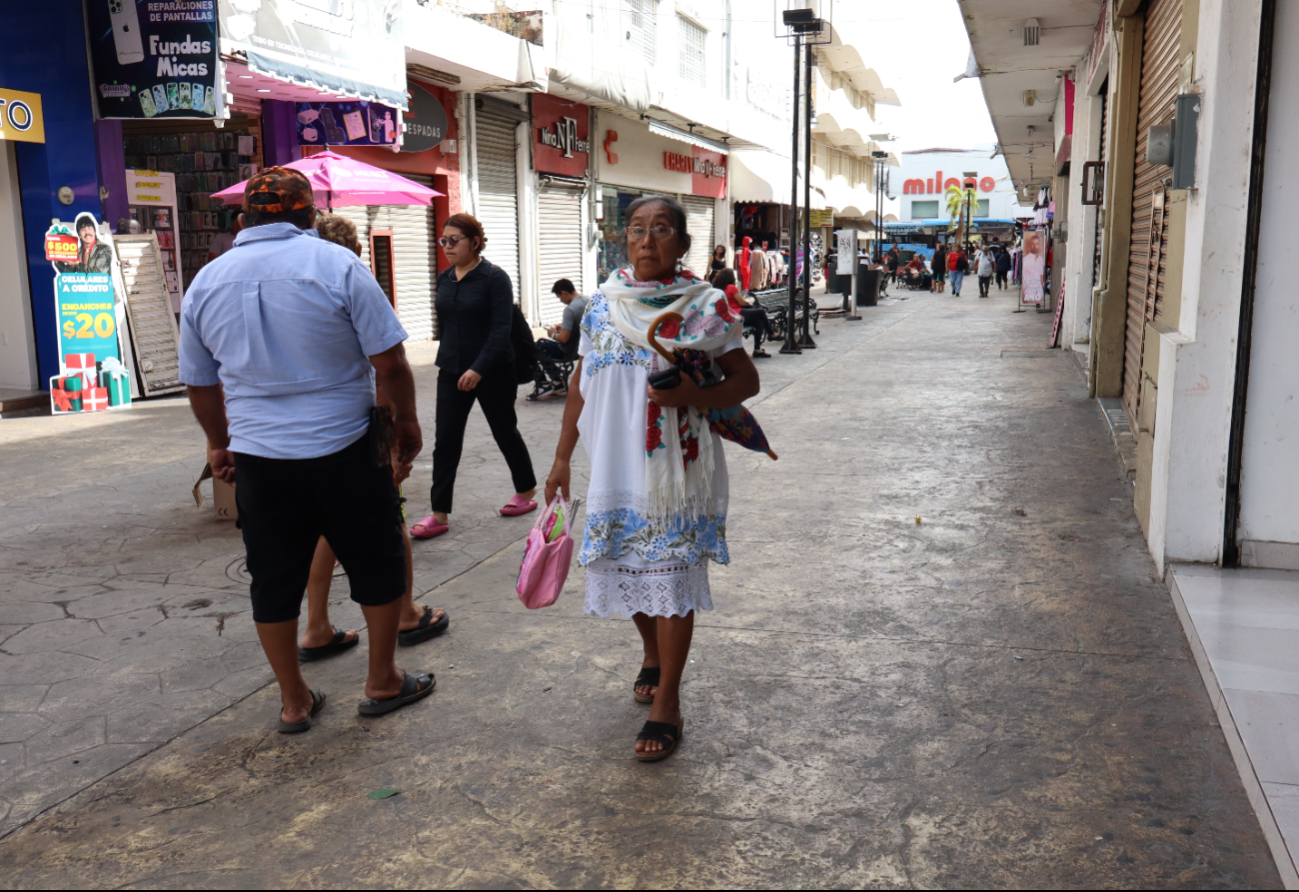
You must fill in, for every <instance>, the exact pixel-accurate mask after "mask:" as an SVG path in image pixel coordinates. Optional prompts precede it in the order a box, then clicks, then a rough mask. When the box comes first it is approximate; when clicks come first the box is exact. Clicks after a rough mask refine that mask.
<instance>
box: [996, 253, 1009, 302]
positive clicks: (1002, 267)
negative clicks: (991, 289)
mask: <svg viewBox="0 0 1299 892" xmlns="http://www.w3.org/2000/svg"><path fill="white" fill-rule="evenodd" d="M996 264H997V290H998V291H1005V290H1006V279H1007V278H1008V277H1009V276H1010V264H1011V259H1010V252H1009V251H1007V250H1006V246H1005V245H998V246H997V259H996Z"/></svg>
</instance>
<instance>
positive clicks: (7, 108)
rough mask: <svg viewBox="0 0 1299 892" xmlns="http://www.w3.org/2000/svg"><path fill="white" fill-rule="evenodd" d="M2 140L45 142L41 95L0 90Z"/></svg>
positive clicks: (0, 129)
mask: <svg viewBox="0 0 1299 892" xmlns="http://www.w3.org/2000/svg"><path fill="white" fill-rule="evenodd" d="M0 139H8V140H12V141H14V142H45V118H44V116H43V115H42V113H41V94H40V93H24V92H22V91H21V90H5V89H0Z"/></svg>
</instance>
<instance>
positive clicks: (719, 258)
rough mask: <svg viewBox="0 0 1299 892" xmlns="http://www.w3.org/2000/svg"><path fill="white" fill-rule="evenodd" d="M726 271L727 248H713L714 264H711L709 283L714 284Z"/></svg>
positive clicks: (721, 246) (723, 246) (719, 246)
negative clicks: (718, 275)
mask: <svg viewBox="0 0 1299 892" xmlns="http://www.w3.org/2000/svg"><path fill="white" fill-rule="evenodd" d="M724 269H726V246H725V245H718V246H717V247H716V248H713V262H712V263H710V264H709V268H708V281H709V282H712V281H713V280H714V279H716V278H717V274H718V273H720V272H721V271H722V270H724Z"/></svg>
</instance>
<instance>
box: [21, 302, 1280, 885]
mask: <svg viewBox="0 0 1299 892" xmlns="http://www.w3.org/2000/svg"><path fill="white" fill-rule="evenodd" d="M909 298H910V299H908V300H906V301H900V302H890V303H886V304H885V305H882V306H880V307H877V308H867V309H863V311H862V312H863V315H865V316H866V321H864V322H859V323H846V322H843V321H839V320H829V319H827V320H825V321H824V322H823V324H822V334H821V336H820V338H819V339H818V341H819V344H820V349H818V350H816V351H808V352H806V353H804V354H803V355H802V356H798V357H790V356H774V357H773V358H772V359H770V360H766V361H764V362H763V363H762V365H761V366H760V371H761V372H762V374H763V391H762V393H761V394H760V395H759V396H758V397H757V398H756V399H755V400H754V401H752V403H751V405H752V406H753V407H754V409H755V412H756V414H757V416H758V418H759V419H760V420H761V422H762V424H763V426H764V428H765V429H766V431H767V433H768V435H769V437H770V438H771V441H772V445H773V448H774V449H775V450H776V451H777V452H778V453H779V454H780V455H781V459H780V461H778V462H775V463H772V462H771V461H770V460H769V459H767V458H766V457H765V456H759V455H755V454H752V453H745V452H743V451H741V450H739V449H737V448H732V447H730V446H728V447H727V451H728V453H729V456H728V460H729V462H730V467H731V486H732V491H731V496H732V499H731V505H732V507H731V511H732V514H731V517H730V523H729V535H730V542H731V552H732V559H733V563H732V564H731V565H730V566H728V567H725V568H719V567H714V568H713V572H712V580H713V587H714V602H715V604H716V606H717V610H715V611H714V612H712V613H709V614H705V615H703V616H701V617H700V618H699V621H698V623H697V627H696V633H695V646H694V651H693V653H692V658H693V663H692V664H691V665H689V666H688V667H687V672H686V680H685V685H684V688H683V708H684V713H685V716H686V722H687V727H686V731H685V735H684V741H683V743H682V745H681V749H680V751H679V752H678V753H677V755H675V756H674V757H673V758H671V759H669V760H667V761H666V762H663V763H659V764H654V765H643V764H640V763H637V762H635V761H634V759H633V758H632V741H633V739H634V737H635V734H636V732H637V730H638V729H639V726H640V723H641V722H642V721H643V720H644V717H645V712H644V708H643V707H638V706H636V705H635V704H634V703H633V702H632V699H631V696H630V694H631V692H630V687H631V683H632V679H633V678H634V677H635V674H636V668H637V666H638V664H639V659H640V658H639V646H638V639H637V638H636V635H635V631H634V629H633V627H632V625H631V623H630V622H628V621H626V620H619V619H616V618H611V619H604V620H601V619H594V618H588V617H585V616H583V615H582V612H581V593H582V587H583V582H584V580H583V575H582V573H581V571H580V570H579V569H577V568H575V569H574V572H573V573H572V574H571V575H570V579H569V583H568V585H567V587H566V588H565V591H564V594H563V595H562V596H561V598H560V601H559V603H558V604H557V605H556V606H555V607H553V608H549V609H546V610H543V611H536V612H529V611H527V610H525V609H524V608H523V607H522V606H521V605H520V604H519V603H518V600H517V598H516V597H515V596H514V593H513V581H514V575H515V573H516V572H517V568H518V559H519V555H520V553H521V548H522V541H521V540H522V539H523V537H524V536H525V535H526V533H527V530H528V528H529V527H530V524H531V518H526V517H525V518H517V519H508V520H506V519H502V518H499V517H496V516H495V508H496V507H498V506H499V505H500V504H502V503H503V502H504V501H505V500H506V498H507V497H508V495H509V492H508V490H509V479H508V473H507V471H506V469H505V466H504V462H503V461H502V460H501V458H500V456H499V452H498V451H497V450H496V448H495V446H494V444H492V443H491V440H490V437H489V435H488V433H487V430H486V425H485V423H484V422H483V420H482V417H481V415H480V414H478V413H475V415H474V416H473V420H472V422H471V429H470V435H469V438H468V442H467V448H466V454H465V461H464V463H463V465H462V475H463V476H462V478H461V485H460V486H459V487H458V489H459V492H458V498H457V512H456V513H455V514H454V515H453V516H452V533H450V534H448V535H447V536H443V537H441V538H439V539H436V540H432V541H430V542H425V543H416V547H415V566H416V575H417V592H429V594H428V596H427V600H428V602H429V603H432V604H435V605H438V606H445V607H447V609H448V610H449V612H450V613H451V616H452V621H451V629H450V631H449V632H448V633H447V634H446V635H445V636H444V637H442V638H440V639H436V640H435V641H433V642H430V643H429V644H426V645H422V646H420V647H418V648H414V649H403V650H402V651H401V652H400V653H399V659H400V660H402V661H403V664H404V665H406V666H407V667H408V668H412V669H420V668H426V669H431V670H433V671H435V672H436V673H437V676H438V680H439V683H438V689H437V691H436V692H435V693H434V695H433V696H432V697H431V698H430V699H429V700H426V701H424V702H422V703H421V704H419V705H417V706H414V707H412V708H410V709H406V710H402V711H400V712H398V713H396V714H393V715H391V716H387V717H382V718H373V719H361V718H360V717H358V716H357V715H356V713H355V708H354V702H355V701H356V700H357V699H359V697H360V686H361V683H362V680H363V677H364V671H365V657H364V654H363V653H359V652H358V651H363V650H364V645H362V647H360V648H357V649H356V650H354V651H351V652H349V653H348V654H346V655H343V656H341V657H338V658H336V659H333V660H329V661H324V662H322V663H317V664H313V665H311V666H309V667H307V675H308V679H309V681H310V682H311V683H312V685H313V687H319V688H320V689H323V690H325V691H326V692H327V693H328V694H329V695H330V697H331V699H330V702H329V705H328V706H327V707H326V708H325V710H324V711H323V712H322V714H321V716H320V720H319V722H318V724H317V725H316V727H315V728H313V729H312V731H311V732H309V733H308V734H305V735H302V736H300V737H296V738H285V737H282V736H280V735H276V734H274V733H273V727H274V721H275V718H276V713H277V711H278V696H277V693H276V691H275V689H274V688H273V687H272V686H268V685H267V682H268V681H269V678H270V673H269V670H268V669H267V668H266V667H265V664H264V661H263V659H262V657H261V654H260V650H259V649H258V647H257V643H256V637H255V633H254V630H253V628H252V624H251V620H250V617H249V615H248V609H247V608H248V604H247V593H246V588H245V586H244V585H243V584H242V583H241V581H240V580H241V579H242V575H241V567H240V547H239V540H238V536H237V533H236V531H235V530H234V529H233V526H232V525H230V524H225V523H222V522H220V521H216V520H214V519H213V518H212V516H211V514H210V511H206V510H197V509H195V508H194V505H193V502H192V500H191V499H190V497H189V488H190V486H191V485H192V483H193V480H194V479H195V478H196V477H197V474H198V471H199V470H200V469H201V465H202V437H201V434H200V433H199V431H198V428H197V426H196V425H195V424H194V423H193V421H192V419H191V418H190V416H189V412H188V408H187V407H186V405H185V404H184V403H183V402H182V401H180V400H161V401H150V402H147V403H145V404H143V405H142V406H140V407H139V408H138V410H133V411H132V412H130V413H120V414H117V415H109V416H106V417H102V418H95V417H87V418H60V419H51V418H36V419H16V420H13V421H6V422H4V423H3V424H0V455H3V458H4V461H3V462H2V463H0V467H2V468H3V471H2V472H0V473H3V475H4V478H3V479H4V486H3V488H2V489H0V492H3V496H2V497H0V498H3V504H2V505H0V513H2V515H3V517H4V519H5V520H6V521H7V522H6V523H4V524H0V651H3V653H0V820H3V822H4V823H3V824H0V834H4V833H7V834H8V835H7V836H4V838H2V839H0V887H5V888H18V887H22V888H33V887H55V886H58V887H63V886H70V885H76V886H94V887H117V886H132V887H139V888H157V887H178V886H185V887H189V886H198V887H232V888H251V887H257V888H261V887H266V886H286V885H294V886H329V887H336V886H348V887H355V886H358V885H365V886H403V887H404V886H418V887H421V888H424V887H430V886H457V887H491V888H506V887H509V888H513V887H519V886H529V887H547V888H556V887H569V888H573V887H613V886H638V887H663V888H668V887H686V888H703V887H714V886H784V887H794V886H799V887H804V886H822V887H825V886H854V887H865V886H871V887H898V888H908V887H971V886H999V887H1007V886H1009V887H1024V888H1048V887H1049V888H1056V887H1087V888H1101V887H1111V886H1124V887H1148V886H1165V887H1174V888H1253V887H1276V886H1277V885H1278V884H1279V879H1278V877H1277V874H1276V872H1275V870H1274V868H1273V866H1272V861H1271V858H1270V855H1269V852H1268V849H1267V846H1266V845H1265V843H1264V840H1263V837H1262V834H1261V831H1260V830H1259V827H1258V823H1257V821H1256V819H1255V818H1254V815H1253V813H1252V811H1251V809H1250V806H1249V803H1248V801H1247V800H1246V797H1245V794H1244V792H1243V790H1242V788H1241V785H1240V782H1239V778H1238V776H1237V774H1236V769H1235V767H1234V764H1233V762H1232V760H1231V757H1230V754H1229V752H1228V750H1227V746H1226V743H1225V741H1224V739H1223V737H1222V733H1221V731H1220V730H1219V729H1218V727H1217V725H1216V722H1215V720H1214V715H1213V710H1212V708H1211V706H1210V703H1209V700H1208V697H1207V695H1206V694H1205V691H1204V689H1203V685H1202V684H1201V682H1200V678H1199V675H1198V673H1197V671H1196V668H1195V665H1194V661H1193V659H1192V657H1191V654H1190V651H1189V649H1188V647H1187V646H1186V642H1185V640H1184V638H1183V636H1182V632H1181V628H1180V625H1179V624H1178V621H1177V617H1176V615H1175V613H1174V610H1173V607H1172V604H1171V602H1170V600H1169V597H1168V594H1167V591H1166V590H1165V588H1164V587H1163V585H1162V583H1161V582H1160V581H1159V580H1158V579H1157V578H1156V576H1155V569H1154V565H1153V563H1152V562H1151V560H1150V559H1149V557H1148V555H1147V553H1146V549H1145V546H1144V543H1143V540H1142V537H1141V534H1140V531H1139V529H1138V527H1137V525H1136V522H1135V520H1134V518H1133V515H1132V508H1131V490H1130V488H1129V487H1128V486H1127V484H1126V483H1125V481H1124V477H1123V474H1122V470H1121V468H1120V466H1119V464H1118V461H1117V459H1116V457H1115V455H1114V452H1113V447H1112V445H1111V443H1110V440H1109V436H1108V433H1107V431H1106V428H1105V424H1104V421H1103V419H1102V417H1101V414H1100V411H1099V409H1098V408H1097V406H1096V404H1095V403H1094V402H1092V401H1089V400H1087V399H1086V388H1085V385H1084V383H1083V381H1082V377H1081V375H1080V374H1079V373H1078V371H1077V369H1076V368H1075V367H1074V366H1073V365H1072V360H1071V359H1070V358H1069V357H1067V356H1066V355H1064V354H1062V353H1061V352H1060V351H1049V352H1048V351H1045V350H1042V349H1041V347H1042V345H1043V344H1044V343H1045V339H1046V334H1047V331H1048V326H1049V324H1050V318H1049V317H1047V316H1038V315H1036V314H1023V315H1011V314H1010V310H1011V309H1012V308H1013V297H1012V296H1011V293H1010V292H1005V293H1003V294H998V293H996V292H994V297H993V298H992V299H990V300H977V299H970V298H968V297H967V298H960V299H956V298H952V297H951V296H950V295H941V296H931V295H909ZM412 359H413V361H414V364H415V365H416V366H417V381H418V383H419V385H420V390H421V392H422V393H423V394H425V395H426V396H425V399H423V400H421V415H422V418H423V421H424V423H425V426H426V428H427V429H430V430H431V427H432V418H433V407H432V391H433V387H432V383H433V379H434V374H435V370H434V368H433V366H432V364H431V361H432V352H431V351H430V350H429V349H428V348H421V349H416V350H413V351H412ZM519 411H520V418H521V427H522V429H523V431H524V435H525V438H526V439H527V441H528V445H529V448H530V449H531V450H532V453H533V460H534V464H535V466H536V469H537V473H538V477H539V478H544V476H545V474H546V471H547V470H548V468H549V464H550V456H551V454H552V452H553V444H554V439H555V436H556V433H557V430H558V423H559V416H560V413H561V411H562V408H561V406H560V405H559V404H558V403H543V404H539V405H533V404H526V403H522V402H521V403H520V407H519ZM430 440H431V437H430ZM428 445H429V446H431V443H430V444H428ZM578 455H579V457H581V450H579V452H578ZM51 456H53V458H51ZM59 456H63V457H62V458H60V457H59ZM581 461H582V464H583V465H584V459H581ZM577 470H578V474H577V476H579V477H580V476H582V473H581V469H580V468H578V469H577ZM52 471H54V472H53V473H52ZM428 475H429V466H428V463H427V461H423V462H421V463H420V464H418V465H417V468H416V476H415V478H414V480H416V481H420V482H419V483H417V484H414V485H411V484H408V486H407V495H408V496H410V497H412V498H413V501H414V506H412V508H411V512H410V513H411V515H412V519H414V518H417V517H418V516H419V515H420V514H422V513H423V508H424V505H425V503H424V498H425V497H424V495H423V491H422V487H423V486H425V485H427V480H428ZM577 488H578V489H579V490H580V489H582V484H581V483H578V485H577ZM207 507H209V508H210V503H209V504H208V506H207ZM332 610H333V611H334V619H335V622H336V624H338V625H340V626H344V625H348V626H350V627H356V625H357V624H358V623H359V621H360V614H359V611H358V610H356V609H355V607H353V606H352V605H351V604H350V602H349V601H348V600H347V593H346V579H345V577H342V576H339V577H337V579H336V585H335V589H334V592H333V597H332ZM453 667H454V668H453ZM380 786H389V787H394V788H396V789H398V790H400V791H401V792H400V794H399V795H397V796H393V797H392V798H390V799H386V800H383V801H372V800H370V799H368V798H367V793H368V792H369V791H370V790H372V789H374V788H376V787H380Z"/></svg>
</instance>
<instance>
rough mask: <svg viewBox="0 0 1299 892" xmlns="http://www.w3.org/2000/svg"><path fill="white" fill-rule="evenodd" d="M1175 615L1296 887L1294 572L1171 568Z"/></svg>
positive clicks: (1266, 830)
mask: <svg viewBox="0 0 1299 892" xmlns="http://www.w3.org/2000/svg"><path fill="white" fill-rule="evenodd" d="M1168 580H1169V589H1170V591H1171V592H1172V596H1173V601H1174V603H1175V604H1176V605H1177V612H1178V615H1179V616H1180V617H1181V619H1182V625H1183V626H1184V627H1185V628H1186V636H1187V638H1188V639H1189V640H1190V644H1191V650H1192V651H1194V653H1195V659H1196V662H1197V663H1198V664H1199V667H1200V673H1201V674H1202V675H1203V676H1204V682H1205V685H1206V686H1207V687H1208V689H1209V697H1210V699H1211V700H1212V701H1213V705H1214V709H1215V710H1216V711H1217V713H1218V720H1219V721H1220V722H1221V723H1222V728H1223V731H1224V732H1225V733H1226V736H1227V743H1228V745H1229V746H1230V747H1231V753H1232V756H1233V757H1234V758H1235V760H1236V766H1237V768H1239V770H1240V777H1241V781H1242V782H1243V784H1244V786H1245V790H1246V791H1247V792H1248V794H1249V798H1250V802H1251V803H1253V805H1254V811H1255V814H1257V815H1258V821H1259V824H1260V825H1261V826H1262V828H1263V835H1264V836H1265V837H1266V838H1267V841H1268V845H1270V846H1271V847H1272V854H1273V856H1274V857H1275V858H1276V865H1277V869H1278V870H1279V871H1280V873H1281V878H1282V880H1283V881H1284V882H1285V886H1286V888H1287V889H1299V870H1296V866H1295V857H1294V855H1295V852H1296V851H1297V850H1299V572H1293V571H1285V570H1219V569H1217V568H1214V567H1202V566H1194V565H1175V566H1173V567H1172V568H1171V570H1170V572H1169V576H1168Z"/></svg>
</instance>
